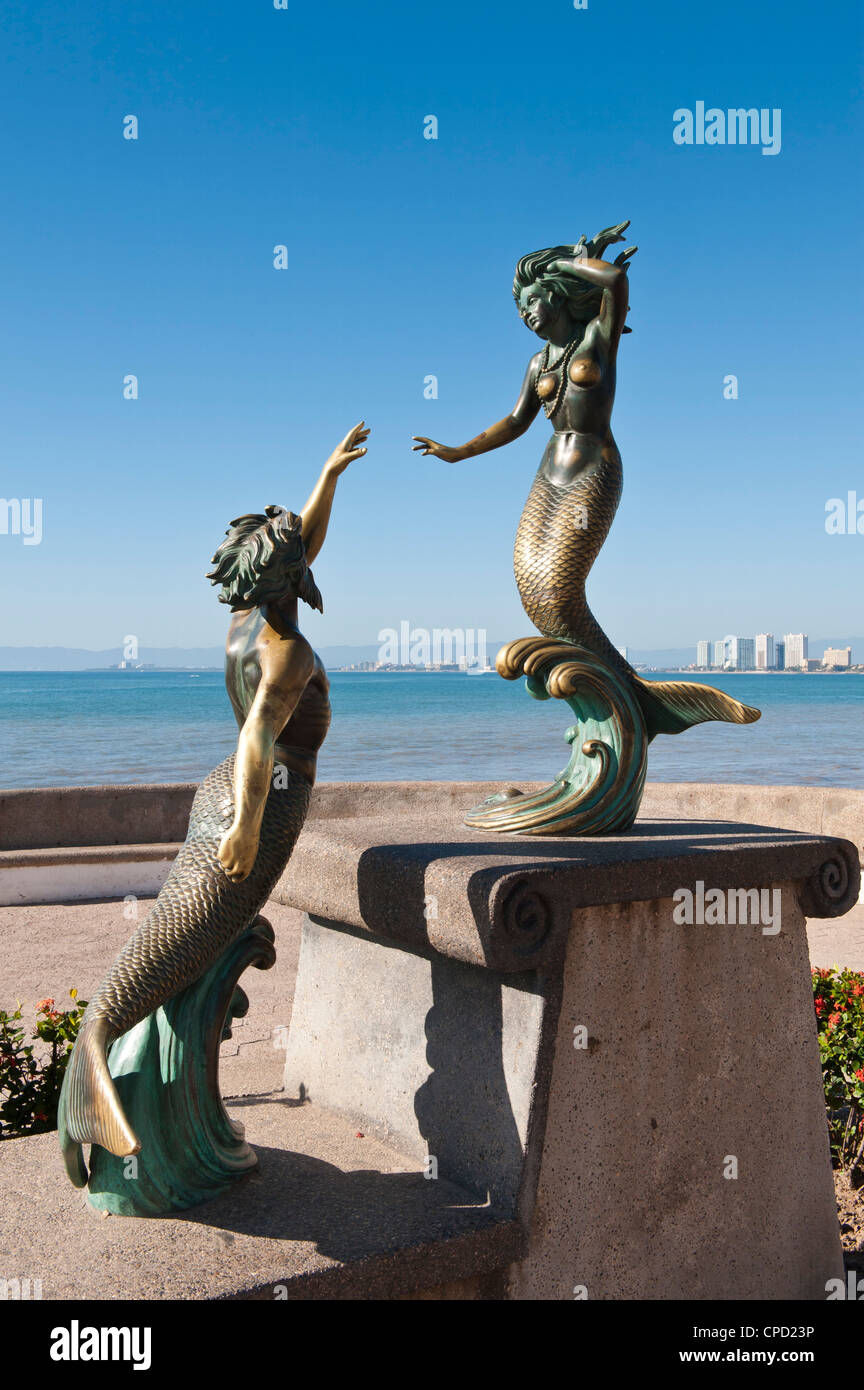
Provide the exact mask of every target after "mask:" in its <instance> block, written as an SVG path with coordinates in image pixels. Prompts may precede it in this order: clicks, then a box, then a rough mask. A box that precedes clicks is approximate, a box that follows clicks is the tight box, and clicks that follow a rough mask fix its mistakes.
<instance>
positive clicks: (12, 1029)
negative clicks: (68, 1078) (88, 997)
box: [0, 989, 87, 1139]
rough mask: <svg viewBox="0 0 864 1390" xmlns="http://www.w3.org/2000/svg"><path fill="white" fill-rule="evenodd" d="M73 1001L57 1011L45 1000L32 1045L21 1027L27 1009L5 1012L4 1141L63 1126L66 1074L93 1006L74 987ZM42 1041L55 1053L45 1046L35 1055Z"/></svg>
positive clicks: (1, 1028)
mask: <svg viewBox="0 0 864 1390" xmlns="http://www.w3.org/2000/svg"><path fill="white" fill-rule="evenodd" d="M69 998H70V999H71V1000H72V1008H71V1009H66V1010H63V1011H60V1010H59V1009H55V1008H54V1000H53V999H40V1000H39V1003H38V1004H37V1005H36V1031H35V1033H32V1034H31V1038H32V1041H31V1042H27V1041H25V1030H24V1028H23V1027H20V1026H19V1024H20V1023H21V1020H22V1018H23V1014H22V1013H21V1006H20V1005H19V1006H18V1008H17V1009H16V1010H15V1012H14V1013H11V1014H7V1013H4V1011H3V1010H2V1009H0V1139H11V1138H12V1137H13V1136H16V1135H21V1134H42V1133H44V1131H45V1130H49V1129H56V1128H57V1102H58V1100H59V1099H60V1087H61V1086H62V1085H63V1073H64V1072H65V1070H66V1064H67V1062H68V1061H69V1056H70V1054H71V1052H72V1048H73V1047H74V1045H75V1039H76V1037H77V1036H78V1027H79V1025H80V1023H81V1019H82V1018H83V1016H84V1010H85V1009H86V1008H87V1003H86V1001H85V1000H81V1001H79V999H78V991H77V990H76V989H70V991H69ZM37 1040H38V1041H41V1042H42V1043H44V1044H47V1047H48V1048H50V1052H49V1051H48V1050H47V1048H40V1049H39V1051H38V1053H37V1055H36V1056H34V1055H33V1053H34V1048H33V1043H34V1042H36V1041H37Z"/></svg>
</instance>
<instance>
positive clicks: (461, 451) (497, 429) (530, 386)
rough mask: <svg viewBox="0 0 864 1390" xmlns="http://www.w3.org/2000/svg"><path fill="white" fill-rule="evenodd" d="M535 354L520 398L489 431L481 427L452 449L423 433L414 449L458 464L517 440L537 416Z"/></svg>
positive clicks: (415, 436) (538, 403)
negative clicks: (469, 437)
mask: <svg viewBox="0 0 864 1390" xmlns="http://www.w3.org/2000/svg"><path fill="white" fill-rule="evenodd" d="M538 356H539V354H537V355H535V356H534V357H532V359H531V361H530V362H529V364H528V370H527V372H526V373H525V380H524V381H523V382H522V390H521V391H520V392H519V399H518V401H517V402H516V404H515V405H514V407H513V409H512V410H511V411H510V414H509V415H505V416H504V418H503V420H496V422H495V424H494V425H490V426H489V428H488V430H482V431H481V433H480V434H477V435H475V436H474V438H473V439H469V440H468V443H467V444H459V445H457V446H456V447H455V448H450V447H449V446H448V445H447V444H438V443H437V442H436V441H435V440H434V439H427V438H426V436H425V435H422V434H415V435H414V438H415V439H416V440H417V441H418V442H417V443H416V444H414V445H412V448H413V450H414V452H415V453H418V452H419V453H421V454H434V456H435V458H439V459H443V460H444V462H445V463H461V462H462V460H463V459H471V458H476V457H477V455H478V454H488V453H489V452H490V450H492V449H500V448H501V446H502V445H503V444H511V443H512V442H513V440H514V439H518V438H519V436H520V435H522V434H524V433H525V431H526V430H527V429H528V427H529V425H530V424H531V422H532V421H533V420H534V419H536V417H537V412H538V411H539V409H540V401H539V399H538V397H537V393H536V391H535V390H534V378H535V376H536V375H537V359H538Z"/></svg>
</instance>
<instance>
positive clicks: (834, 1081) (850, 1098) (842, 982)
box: [813, 969, 864, 1176]
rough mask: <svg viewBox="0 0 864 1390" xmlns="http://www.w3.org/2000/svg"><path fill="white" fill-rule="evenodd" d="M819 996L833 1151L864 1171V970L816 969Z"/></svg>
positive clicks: (842, 1163)
mask: <svg viewBox="0 0 864 1390" xmlns="http://www.w3.org/2000/svg"><path fill="white" fill-rule="evenodd" d="M813 1002H814V1007H815V1009H816V1024H817V1027H818V1030H819V1052H820V1054H821V1058H822V1081H823V1084H824V1086H825V1102H826V1104H827V1106H828V1129H829V1131H830V1134H831V1156H832V1158H833V1160H834V1165H835V1167H837V1168H843V1169H845V1170H847V1171H848V1172H849V1173H850V1176H851V1174H852V1171H853V1169H855V1168H859V1167H860V1168H861V1169H862V1172H864V975H859V974H857V973H856V972H855V971H854V970H837V969H834V970H814V971H813Z"/></svg>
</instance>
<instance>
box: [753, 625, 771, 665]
mask: <svg viewBox="0 0 864 1390" xmlns="http://www.w3.org/2000/svg"><path fill="white" fill-rule="evenodd" d="M756 670H757V671H773V670H774V634H773V632H757V634H756Z"/></svg>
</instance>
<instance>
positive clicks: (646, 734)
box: [414, 222, 759, 835]
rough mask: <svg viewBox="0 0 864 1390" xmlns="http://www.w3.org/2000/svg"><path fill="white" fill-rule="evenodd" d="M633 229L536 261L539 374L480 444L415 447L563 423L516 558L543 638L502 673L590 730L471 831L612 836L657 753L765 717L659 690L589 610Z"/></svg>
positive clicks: (612, 500)
mask: <svg viewBox="0 0 864 1390" xmlns="http://www.w3.org/2000/svg"><path fill="white" fill-rule="evenodd" d="M629 225H630V224H629V222H621V223H619V224H618V226H615V227H608V228H606V230H605V231H602V232H599V233H598V234H597V236H596V237H594V239H593V240H592V241H586V239H585V237H584V236H583V237H581V238H580V240H579V242H578V243H577V244H576V245H575V246H555V247H550V248H549V249H547V250H544V251H536V252H534V253H533V254H532V255H529V256H524V257H523V258H522V260H520V261H519V264H518V265H517V267H516V278H515V280H514V283H513V297H514V299H515V300H516V304H517V307H518V310H519V315H520V317H521V319H522V321H523V322H524V323H525V324H527V326H528V327H529V328H530V329H531V330H532V332H534V333H536V334H537V336H538V337H539V338H541V339H543V341H544V342H545V346H544V347H543V348H542V350H541V351H540V352H537V353H535V355H534V356H533V357H532V359H531V361H530V362H529V364H528V370H527V372H526V374H525V380H524V382H523V384H522V391H521V393H520V396H519V399H518V401H517V402H516V405H515V406H514V408H513V410H512V411H511V413H510V414H509V415H507V416H505V418H504V419H503V420H499V421H498V423H497V424H495V425H492V426H491V427H490V428H489V429H488V430H484V431H483V433H482V434H479V435H477V437H476V438H475V439H472V440H470V441H469V442H468V443H467V444H463V445H461V446H459V447H457V448H449V447H447V446H446V445H443V444H438V443H436V442H435V441H434V440H432V439H427V438H425V437H424V436H421V435H415V436H414V438H415V439H416V440H417V441H418V442H417V444H416V445H415V446H414V447H415V449H419V450H420V451H421V452H422V453H424V454H434V455H435V457H437V458H440V459H444V460H445V461H446V462H449V463H458V462H461V460H462V459H467V458H474V457H475V456H476V455H478V454H484V453H487V452H488V451H489V450H490V449H498V448H500V447H501V446H502V445H503V444H509V443H510V442H511V441H512V440H514V439H518V438H519V436H520V435H522V434H524V433H525V431H526V430H527V429H528V427H529V426H530V425H531V423H532V422H533V420H534V419H535V418H536V416H537V415H538V414H539V412H540V409H541V407H542V408H543V410H544V411H545V413H546V416H547V418H548V419H549V420H550V421H551V422H552V429H553V433H552V437H551V439H550V440H549V442H548V444H547V445H546V449H545V452H544V454H543V458H542V460H541V463H540V467H539V469H538V471H537V475H536V477H535V479H534V484H533V486H532V488H531V491H530V493H529V495H528V500H527V502H526V503H525V508H524V510H523V512H522V518H521V520H520V522H519V527H518V530H517V533H516V546H515V552H514V557H513V563H514V569H515V573H516V584H517V586H518V589H519V596H520V598H521V600H522V606H523V608H524V609H525V612H526V613H527V615H528V617H529V618H530V619H531V621H532V623H534V625H535V627H537V628H538V629H539V631H540V632H541V633H542V634H543V637H542V638H537V637H528V638H523V639H521V640H520V641H516V642H511V643H508V644H507V646H505V647H503V648H502V650H501V651H500V652H499V654H498V658H497V661H496V665H497V668H498V671H499V673H500V674H501V675H502V676H505V677H506V678H507V679H510V680H513V679H515V678H516V677H518V676H519V675H520V674H523V673H524V674H525V675H527V676H528V689H529V692H530V693H531V694H532V695H534V696H535V697H536V698H538V699H548V698H549V696H550V695H551V696H556V697H558V698H563V699H565V700H567V702H568V704H569V705H570V706H571V708H572V709H573V711H574V713H575V714H576V716H577V720H578V724H577V725H576V726H574V727H573V728H572V729H570V730H568V733H567V740H568V742H569V743H571V744H572V745H573V752H572V756H571V759H570V763H569V764H568V767H567V768H566V769H565V770H564V772H562V773H561V774H559V776H558V777H557V778H556V779H555V781H554V782H553V783H552V784H551V786H549V787H547V788H545V789H544V790H543V791H542V792H538V793H533V794H528V795H523V794H522V793H520V792H518V791H516V790H515V789H514V788H508V789H507V790H506V791H505V792H502V793H500V794H499V795H498V796H496V797H491V798H489V799H488V800H487V801H485V802H483V803H481V805H480V806H478V807H475V809H474V810H473V811H472V812H471V813H470V814H469V815H468V816H467V817H466V820H467V823H468V824H469V825H474V826H478V827H481V826H482V827H484V828H487V829H495V830H503V831H522V832H526V833H531V834H556V833H560V832H568V833H570V834H583V835H588V834H604V833H608V832H610V831H614V830H624V829H626V828H627V827H628V826H630V825H632V823H633V821H634V820H635V817H636V813H637V811H638V808H639V802H640V799H641V795H642V789H643V786H644V781H645V772H646V764H647V745H648V744H649V743H650V741H651V739H653V738H654V737H655V735H656V734H659V733H664V734H677V733H680V732H681V731H682V730H683V729H687V728H690V727H691V726H692V725H694V724H699V723H702V722H703V721H705V720H712V719H715V720H723V721H726V722H729V723H734V724H749V723H752V722H753V721H754V720H756V719H758V718H759V711H758V710H756V709H752V708H750V707H749V706H748V705H742V704H740V703H739V702H738V701H737V700H734V699H732V697H731V696H729V695H725V694H724V693H723V692H722V691H720V690H716V689H714V688H713V687H712V686H708V685H702V684H696V683H694V682H691V681H647V680H643V679H642V678H641V677H640V676H639V675H637V673H636V672H635V671H634V670H633V667H632V666H631V665H630V664H629V663H628V662H627V661H626V660H625V659H624V657H623V656H622V655H621V654H620V653H619V652H618V651H617V650H616V648H615V647H613V645H612V643H611V642H610V641H609V639H608V637H607V636H606V634H605V633H604V632H603V630H602V628H601V627H600V625H599V623H598V622H597V620H596V619H595V617H594V615H593V614H592V612H591V609H590V608H589V607H588V602H587V599H586V597H585V583H586V580H587V578H588V574H589V571H590V569H591V566H592V564H593V563H594V560H595V559H596V557H597V555H598V553H599V551H600V548H601V546H602V545H603V542H604V540H605V539H606V536H607V535H608V532H609V528H610V526H611V524H612V519H613V517H614V516H615V512H616V510H617V507H618V502H619V499H620V496H621V481H622V478H621V456H620V454H619V452H618V448H617V445H616V443H615V440H614V438H613V436H612V431H611V428H610V421H611V416H612V405H613V402H614V399H615V366H616V358H617V353H618V343H619V341H620V338H621V334H622V333H628V332H629V331H630V330H629V329H628V328H627V327H626V326H625V319H626V317H627V312H628V307H629V303H628V296H629V280H628V275H627V270H628V261H629V259H630V257H631V256H632V255H633V254H634V252H635V251H636V249H637V248H636V247H635V246H632V247H628V248H627V249H626V250H624V251H622V252H621V253H620V254H619V255H618V256H617V257H616V259H615V262H614V263H610V262H608V261H605V260H603V259H602V256H603V253H604V251H605V250H606V247H607V246H610V245H612V244H613V243H615V242H619V241H623V240H624V237H623V235H622V233H623V232H624V231H625V230H626V229H627V227H628V226H629Z"/></svg>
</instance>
